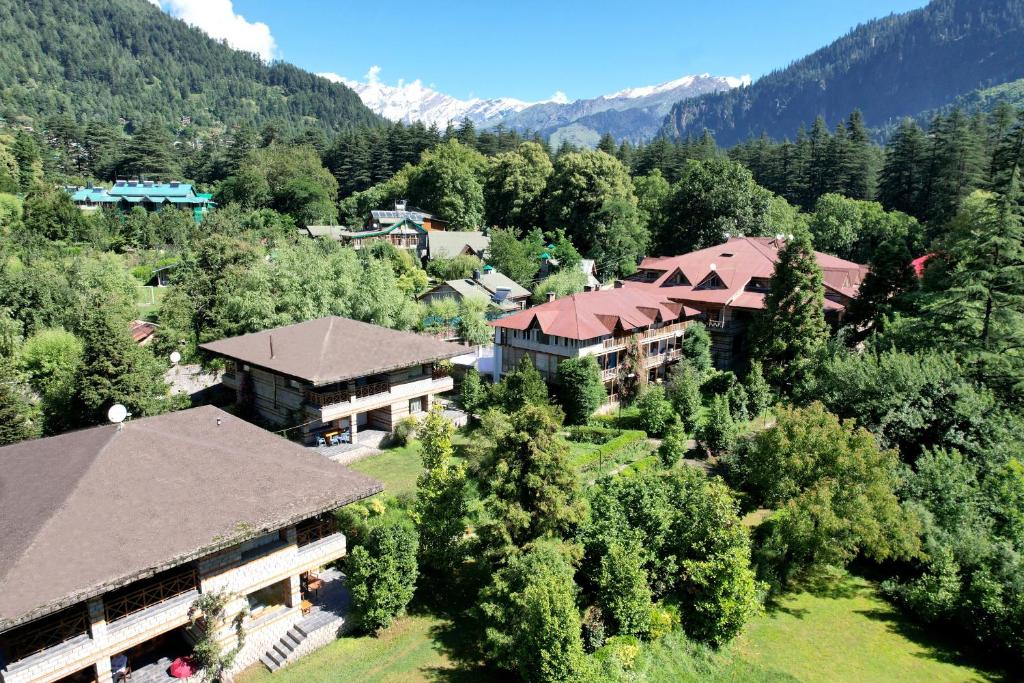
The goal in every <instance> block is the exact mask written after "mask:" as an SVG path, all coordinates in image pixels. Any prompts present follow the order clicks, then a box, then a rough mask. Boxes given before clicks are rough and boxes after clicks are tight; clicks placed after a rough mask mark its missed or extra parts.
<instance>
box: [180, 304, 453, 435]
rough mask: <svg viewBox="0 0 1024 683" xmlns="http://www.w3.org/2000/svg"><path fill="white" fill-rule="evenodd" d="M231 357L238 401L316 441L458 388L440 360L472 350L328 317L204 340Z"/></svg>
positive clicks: (387, 422) (393, 418)
mask: <svg viewBox="0 0 1024 683" xmlns="http://www.w3.org/2000/svg"><path fill="white" fill-rule="evenodd" d="M200 348H202V349H203V350H205V351H207V352H209V353H211V354H213V355H215V356H220V357H222V358H224V359H226V360H227V361H228V362H229V368H228V370H227V372H226V373H225V374H224V379H223V382H224V384H225V385H226V386H228V387H230V388H232V389H234V390H235V392H236V395H237V399H238V403H239V404H240V406H241V407H242V408H243V409H245V410H250V411H252V412H254V413H255V414H256V415H258V416H259V417H260V418H262V419H263V420H265V421H267V422H269V423H272V424H274V425H278V426H281V427H285V428H287V427H292V426H295V427H300V428H301V429H302V432H303V433H304V434H305V437H306V439H307V440H308V441H310V442H317V441H318V439H323V440H324V441H325V442H330V441H331V440H343V441H345V442H352V443H354V442H355V441H356V440H357V439H358V432H359V431H360V429H361V428H364V427H368V428H371V429H375V430H379V431H384V432H390V431H392V430H393V429H394V427H395V424H396V423H397V422H398V421H399V420H400V419H402V418H403V417H406V416H408V415H410V414H412V415H415V414H418V413H422V412H424V411H426V410H428V409H429V407H430V400H431V397H432V396H435V395H437V394H439V393H442V392H445V391H450V390H451V389H452V386H453V385H452V379H451V377H449V376H447V375H446V373H445V372H444V370H443V364H442V363H441V362H442V361H445V360H448V359H450V358H454V357H455V356H459V355H462V354H464V353H468V352H469V351H470V350H471V349H468V348H466V347H464V346H459V345H457V344H451V343H449V342H444V341H439V340H437V339H434V338H432V337H428V336H424V335H420V334H415V333H413V332H402V331H399V330H392V329H389V328H386V327H381V326H379V325H371V324H369V323H364V322H359V321H357V320H351V319H349V318H342V317H339V316H330V317H327V318H320V319H318V320H310V321H308V322H303V323H297V324H295V325H287V326H285V327H277V328H274V329H272V330H264V331H262V332H254V333H252V334H245V335H241V336H239V337H230V338H227V339H221V340H219V341H214V342H209V343H207V344H202V345H200Z"/></svg>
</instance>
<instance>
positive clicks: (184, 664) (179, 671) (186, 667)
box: [170, 657, 196, 678]
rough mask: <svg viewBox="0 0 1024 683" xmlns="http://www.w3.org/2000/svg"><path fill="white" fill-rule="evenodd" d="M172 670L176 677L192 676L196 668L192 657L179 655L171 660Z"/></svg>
mask: <svg viewBox="0 0 1024 683" xmlns="http://www.w3.org/2000/svg"><path fill="white" fill-rule="evenodd" d="M170 672H171V675H172V676H174V677H175V678H190V677H191V676H192V674H194V673H195V672H196V670H195V666H194V665H193V664H192V658H191V657H178V658H177V659H175V660H174V661H173V662H171V668H170Z"/></svg>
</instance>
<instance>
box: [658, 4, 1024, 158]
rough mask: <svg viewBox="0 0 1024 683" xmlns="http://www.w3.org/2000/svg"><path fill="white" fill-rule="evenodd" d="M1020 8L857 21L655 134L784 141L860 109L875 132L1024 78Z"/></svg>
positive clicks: (933, 9) (691, 107)
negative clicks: (816, 121) (706, 134)
mask: <svg viewBox="0 0 1024 683" xmlns="http://www.w3.org/2000/svg"><path fill="white" fill-rule="evenodd" d="M1022 44H1024V3H1020V2H1019V1H1017V0H933V1H932V2H930V3H929V4H928V5H927V6H925V7H923V8H920V9H916V10H912V11H910V12H906V13H903V14H891V15H889V16H887V17H883V18H881V19H875V20H872V21H869V22H866V23H864V24H861V25H859V26H857V27H856V28H854V29H853V30H851V31H850V32H848V33H847V34H846V35H844V36H842V37H841V38H839V39H837V40H835V41H833V42H832V43H830V44H828V45H826V46H824V47H822V48H820V49H818V50H816V51H814V52H812V53H811V54H809V55H807V56H805V57H803V58H801V59H799V60H797V61H795V62H793V63H792V64H790V65H789V66H787V67H785V68H783V69H778V70H776V71H773V72H771V73H770V74H768V75H766V76H764V77H762V78H760V79H758V80H757V81H756V82H754V83H753V84H751V85H750V86H749V87H744V88H740V89H733V90H730V91H728V92H722V93H712V94H705V95H701V96H698V97H691V98H686V99H684V100H680V101H679V102H678V103H676V104H675V105H674V106H673V107H672V108H671V110H670V111H669V113H668V115H667V116H666V118H665V121H664V125H663V126H662V129H661V132H662V134H664V135H667V136H668V137H673V138H680V137H686V136H688V135H692V136H698V135H700V134H701V133H703V131H704V130H705V129H707V130H709V131H711V133H712V134H714V135H715V138H716V140H717V141H718V142H719V143H720V144H723V145H726V146H729V145H732V144H735V143H737V142H741V141H743V140H745V139H748V138H750V137H757V136H759V135H761V134H762V133H766V134H767V135H768V136H769V137H772V138H776V139H781V138H782V137H785V136H786V135H791V134H792V131H794V130H797V128H798V127H799V126H800V125H801V124H807V123H809V122H810V121H813V120H814V119H815V117H817V116H822V117H823V118H824V119H825V121H826V123H827V124H828V125H829V126H830V127H832V126H834V125H835V124H836V123H838V122H839V121H840V120H842V119H843V118H844V117H846V116H848V115H849V113H850V112H851V111H852V110H854V109H860V110H861V111H862V113H863V114H864V117H865V120H866V121H867V122H868V124H869V125H871V126H872V127H876V128H880V127H884V126H886V125H891V124H892V122H894V121H895V120H897V119H899V118H902V117H903V116H915V115H917V114H919V113H920V112H924V111H928V110H932V109H937V108H941V107H943V106H946V105H947V104H949V103H950V102H952V101H953V100H955V99H956V98H957V97H959V96H962V95H966V94H967V93H970V92H972V91H975V90H979V89H983V88H987V87H992V86H995V85H998V84H1000V83H1005V82H1010V81H1013V80H1016V79H1018V78H1021V77H1024V58H1022V56H1021V48H1020V46H1021V45H1022Z"/></svg>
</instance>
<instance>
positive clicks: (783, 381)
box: [753, 229, 828, 394]
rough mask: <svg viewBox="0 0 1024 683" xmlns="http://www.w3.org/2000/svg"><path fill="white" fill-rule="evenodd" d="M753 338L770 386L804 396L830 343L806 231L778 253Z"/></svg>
mask: <svg viewBox="0 0 1024 683" xmlns="http://www.w3.org/2000/svg"><path fill="white" fill-rule="evenodd" d="M753 332H754V334H753V348H754V352H755V353H754V355H755V357H756V358H758V359H759V360H761V361H762V362H763V363H764V369H765V374H766V375H767V377H768V379H769V381H771V382H772V383H773V384H775V385H776V386H777V387H779V388H780V389H781V390H782V391H783V392H786V393H793V394H799V393H800V392H801V391H802V390H804V389H805V388H806V386H805V384H806V382H807V381H808V380H809V379H810V374H811V370H812V365H813V363H814V356H815V355H816V354H817V352H818V351H819V350H820V349H821V348H822V346H823V345H824V343H825V341H826V339H827V338H828V327H827V326H826V324H825V291H824V285H823V283H822V272H821V267H820V266H818V262H817V260H816V259H815V255H814V247H813V246H812V244H811V236H810V233H809V232H808V231H807V230H805V229H799V230H798V231H797V232H796V234H795V235H794V237H793V239H791V240H789V241H788V242H786V244H785V246H784V247H783V248H782V249H780V250H779V260H778V262H777V263H776V264H775V273H774V274H773V275H772V279H771V291H770V292H768V294H767V295H766V296H765V299H764V310H763V311H762V312H761V314H760V316H759V317H758V319H757V321H756V323H755V326H754V331H753Z"/></svg>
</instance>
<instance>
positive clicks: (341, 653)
mask: <svg viewBox="0 0 1024 683" xmlns="http://www.w3.org/2000/svg"><path fill="white" fill-rule="evenodd" d="M442 623H443V622H441V621H440V620H438V619H435V618H433V617H425V616H410V617H403V618H401V619H399V620H398V621H396V622H395V624H394V625H393V626H392V627H391V628H389V629H387V630H386V631H384V632H383V633H381V635H380V636H379V637H376V638H375V637H372V636H360V637H345V638H340V639H338V640H336V641H334V642H333V643H331V644H330V645H327V646H326V647H324V648H321V649H320V650H317V651H316V652H314V653H312V654H310V655H309V656H307V657H303V658H302V659H300V660H299V661H297V662H296V663H295V664H293V665H291V666H288V667H285V668H284V669H281V670H280V671H278V672H276V673H274V674H271V673H269V672H268V671H267V670H266V669H265V668H264V667H263V665H262V664H258V665H256V666H253V667H250V668H248V669H246V670H245V671H244V672H242V673H241V674H239V675H238V676H237V677H236V678H235V680H236V681H237V682H238V683H312V682H313V681H352V682H353V683H354V682H356V681H358V682H359V683H364V682H365V683H400V682H401V683H405V682H406V681H409V682H412V683H415V682H416V681H433V680H437V679H438V677H439V674H441V673H442V672H443V671H446V670H450V669H451V668H452V663H451V662H450V661H449V660H448V658H447V657H446V656H445V655H444V653H443V652H442V651H441V649H440V648H439V646H438V645H437V644H436V643H435V641H434V639H433V636H432V633H433V632H434V630H435V629H436V628H438V627H439V626H440V625H441V624H442Z"/></svg>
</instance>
